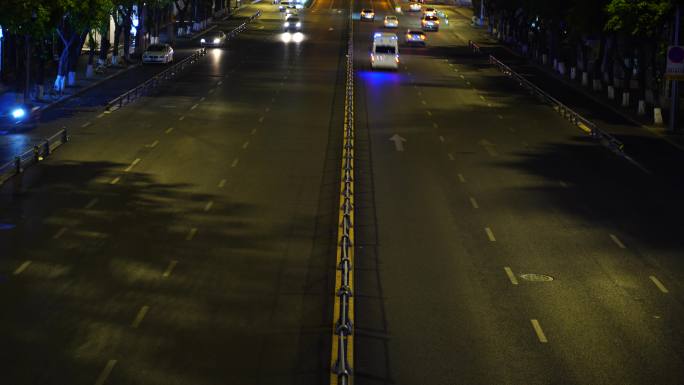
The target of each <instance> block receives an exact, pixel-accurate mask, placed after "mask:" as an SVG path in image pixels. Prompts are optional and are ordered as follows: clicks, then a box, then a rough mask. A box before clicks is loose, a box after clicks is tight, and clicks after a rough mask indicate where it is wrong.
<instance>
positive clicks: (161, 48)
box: [142, 44, 173, 64]
mask: <svg viewBox="0 0 684 385" xmlns="http://www.w3.org/2000/svg"><path fill="white" fill-rule="evenodd" d="M172 61H173V48H171V46H170V45H168V44H152V45H150V46H149V47H147V49H146V50H145V52H143V55H142V62H143V64H146V63H163V64H168V63H171V62H172Z"/></svg>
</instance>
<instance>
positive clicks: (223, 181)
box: [218, 179, 227, 188]
mask: <svg viewBox="0 0 684 385" xmlns="http://www.w3.org/2000/svg"><path fill="white" fill-rule="evenodd" d="M226 182H227V180H225V179H221V181H220V182H219V183H218V188H223V187H224V186H225V185H226Z"/></svg>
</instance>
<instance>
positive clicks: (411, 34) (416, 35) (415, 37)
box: [405, 29, 427, 47]
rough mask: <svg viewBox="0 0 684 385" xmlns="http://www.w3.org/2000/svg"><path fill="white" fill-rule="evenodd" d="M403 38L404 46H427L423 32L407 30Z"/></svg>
mask: <svg viewBox="0 0 684 385" xmlns="http://www.w3.org/2000/svg"><path fill="white" fill-rule="evenodd" d="M405 38H406V40H405V42H406V45H421V46H423V47H425V46H426V45H427V36H425V32H423V31H418V30H415V29H407V30H406V36H405Z"/></svg>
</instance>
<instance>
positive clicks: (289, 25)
mask: <svg viewBox="0 0 684 385" xmlns="http://www.w3.org/2000/svg"><path fill="white" fill-rule="evenodd" d="M283 30H284V31H286V32H300V31H301V30H302V21H301V20H300V19H299V18H298V17H296V16H290V17H288V18H287V20H285V22H284V23H283Z"/></svg>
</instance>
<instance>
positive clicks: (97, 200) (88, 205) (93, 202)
mask: <svg viewBox="0 0 684 385" xmlns="http://www.w3.org/2000/svg"><path fill="white" fill-rule="evenodd" d="M99 201H100V200H99V199H97V198H93V199H91V200H90V201H89V202H88V203H86V205H85V206H84V208H85V209H86V210H90V209H92V208H93V206H95V205H96V204H97V202H99Z"/></svg>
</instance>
